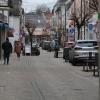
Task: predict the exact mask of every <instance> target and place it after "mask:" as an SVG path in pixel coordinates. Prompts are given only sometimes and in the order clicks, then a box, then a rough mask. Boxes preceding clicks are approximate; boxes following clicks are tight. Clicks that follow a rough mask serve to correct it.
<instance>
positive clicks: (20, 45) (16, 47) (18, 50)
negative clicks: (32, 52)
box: [15, 41, 22, 60]
mask: <svg viewBox="0 0 100 100" xmlns="http://www.w3.org/2000/svg"><path fill="white" fill-rule="evenodd" d="M21 50H22V44H21V42H20V41H17V42H16V44H15V52H16V54H17V58H18V59H19V60H20V54H21Z"/></svg>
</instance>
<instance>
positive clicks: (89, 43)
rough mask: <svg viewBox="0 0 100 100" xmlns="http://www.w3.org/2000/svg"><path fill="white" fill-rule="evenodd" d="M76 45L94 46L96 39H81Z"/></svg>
mask: <svg viewBox="0 0 100 100" xmlns="http://www.w3.org/2000/svg"><path fill="white" fill-rule="evenodd" d="M77 46H81V47H94V46H97V42H96V41H85V42H84V41H82V42H78V43H77Z"/></svg>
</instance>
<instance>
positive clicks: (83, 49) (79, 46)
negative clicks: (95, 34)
mask: <svg viewBox="0 0 100 100" xmlns="http://www.w3.org/2000/svg"><path fill="white" fill-rule="evenodd" d="M89 52H91V53H92V59H94V58H95V53H98V42H97V41H96V40H77V41H76V43H75V45H74V46H73V47H72V48H71V50H70V51H69V61H70V62H71V63H72V64H73V65H75V64H76V63H77V62H85V61H86V60H87V59H88V58H89Z"/></svg>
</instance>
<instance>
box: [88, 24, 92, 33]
mask: <svg viewBox="0 0 100 100" xmlns="http://www.w3.org/2000/svg"><path fill="white" fill-rule="evenodd" d="M92 31H93V25H92V24H91V23H89V24H88V32H89V33H91V32H92Z"/></svg>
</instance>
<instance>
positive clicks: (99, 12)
mask: <svg viewBox="0 0 100 100" xmlns="http://www.w3.org/2000/svg"><path fill="white" fill-rule="evenodd" d="M98 3H99V4H98V32H99V40H98V42H99V100H100V2H99V0H98Z"/></svg>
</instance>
